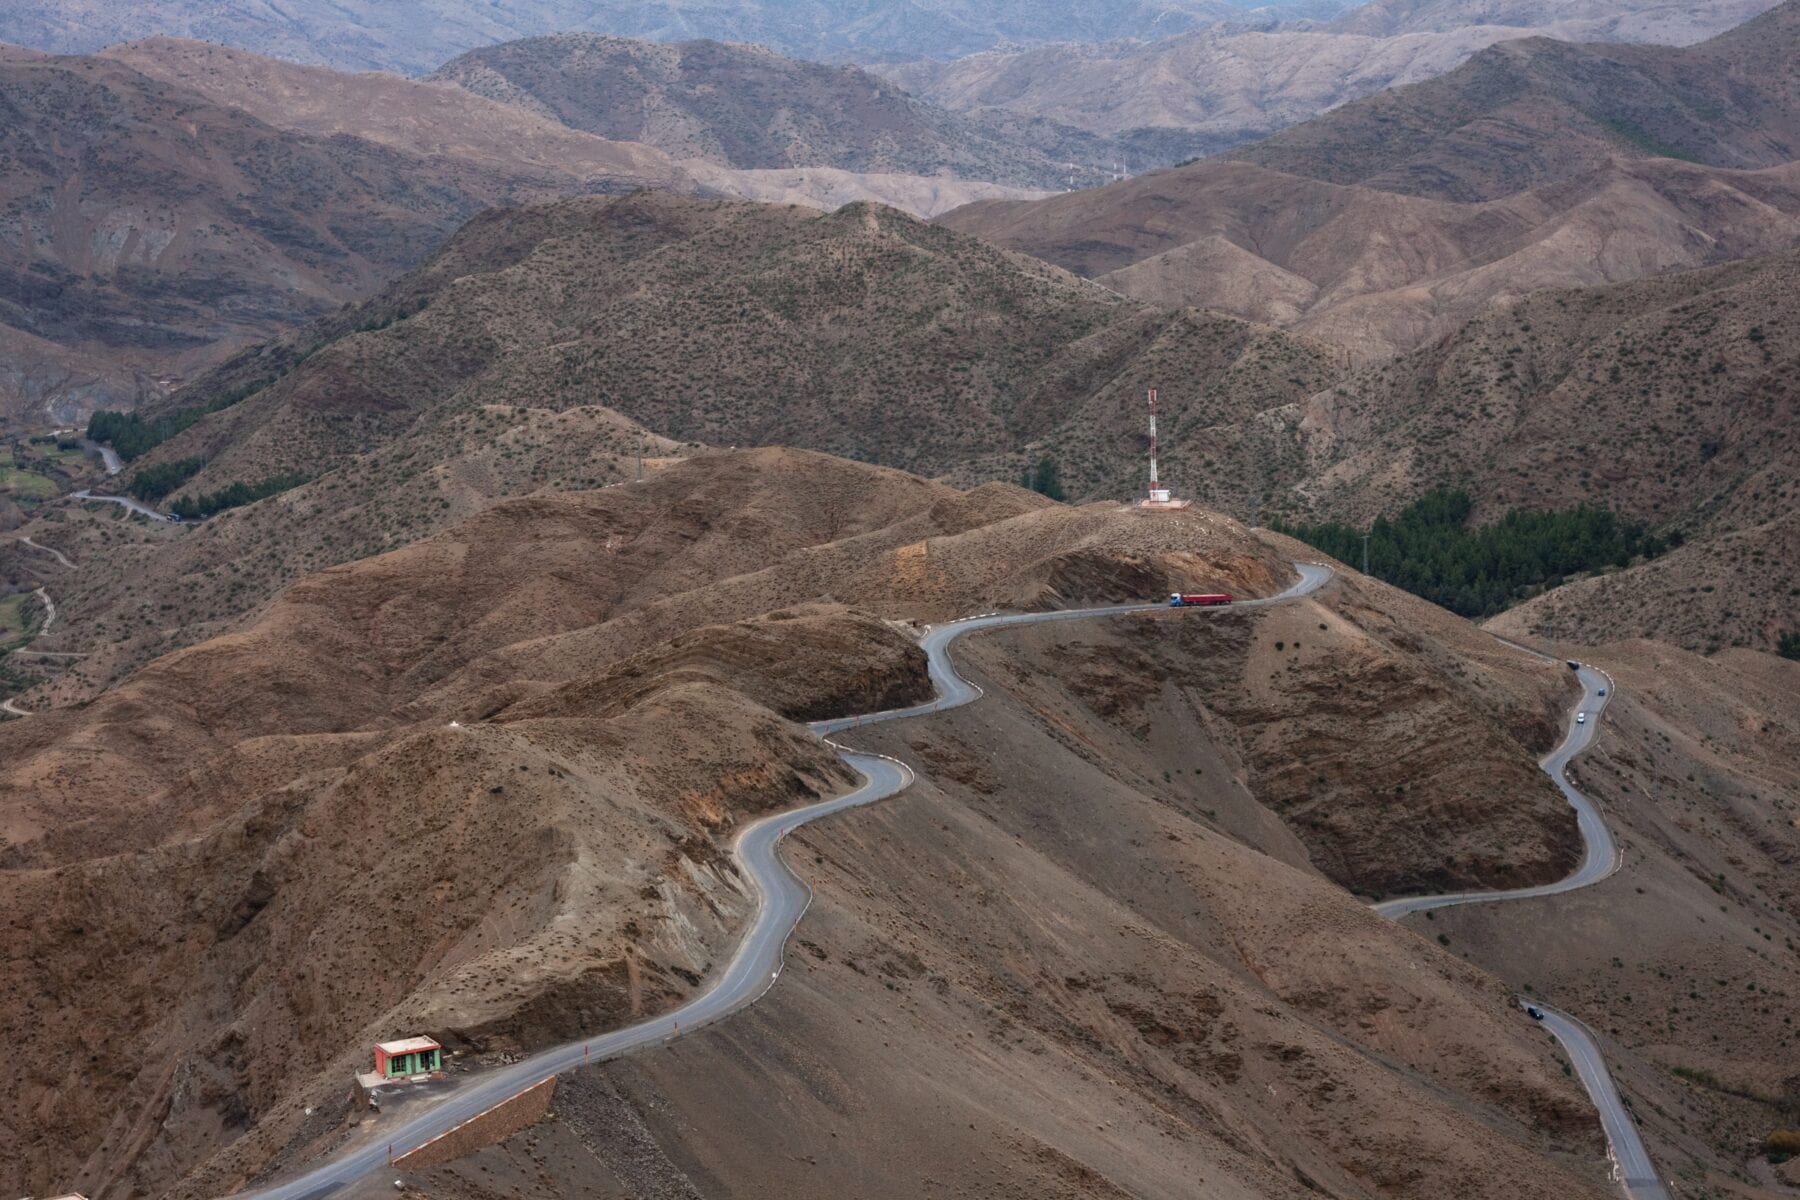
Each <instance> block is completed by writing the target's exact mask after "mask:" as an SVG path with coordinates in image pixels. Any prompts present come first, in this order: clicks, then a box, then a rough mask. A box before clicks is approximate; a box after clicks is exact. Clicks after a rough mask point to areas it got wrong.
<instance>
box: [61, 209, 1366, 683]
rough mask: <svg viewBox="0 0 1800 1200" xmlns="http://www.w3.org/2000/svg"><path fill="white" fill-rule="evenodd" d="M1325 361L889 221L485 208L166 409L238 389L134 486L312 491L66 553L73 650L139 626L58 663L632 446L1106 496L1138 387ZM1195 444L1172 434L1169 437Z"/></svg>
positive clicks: (186, 627)
mask: <svg viewBox="0 0 1800 1200" xmlns="http://www.w3.org/2000/svg"><path fill="white" fill-rule="evenodd" d="M1333 367H1334V364H1333V363H1332V360H1331V358H1330V356H1328V355H1327V354H1325V353H1324V352H1323V351H1321V350H1320V349H1319V348H1316V347H1313V346H1310V345H1308V344H1306V343H1304V342H1300V341H1297V340H1295V339H1292V338H1289V337H1287V336H1285V335H1282V334H1279V333H1276V332H1275V331H1273V330H1271V329H1268V328H1266V327H1261V326H1255V325H1251V324H1248V323H1245V322H1241V321H1236V320H1232V319H1229V318H1222V317H1216V316H1212V315H1207V314H1198V313H1169V312H1166V311H1162V310H1159V309H1154V308H1150V307H1148V306H1145V305H1141V304H1137V303H1135V302H1132V301H1128V300H1124V299H1122V298H1120V297H1118V296H1117V295H1115V294H1113V293H1111V292H1108V291H1106V290H1104V289H1102V288H1098V287H1095V286H1093V285H1091V284H1086V283H1083V282H1081V281H1079V280H1076V279H1074V278H1072V277H1070V276H1068V275H1067V274H1065V273H1063V272H1060V271H1057V270H1055V269H1054V268H1051V267H1047V266H1045V265H1044V264H1042V263H1037V262H1033V261H1030V260H1027V259H1023V258H1020V257H1018V256H1015V255H1010V254H1007V253H1005V252H1002V251H999V250H996V249H994V248H993V247H991V246H987V245H985V244H983V243H980V242H978V241H975V240H974V239H970V238H965V237H961V236H959V235H956V234H952V233H950V232H949V231H947V230H942V229H938V228H935V227H933V226H930V225H926V224H923V223H921V222H919V221H917V220H915V219H913V218H910V217H907V216H905V215H904V214H901V213H898V212H895V211H893V210H888V209H881V208H878V207H874V206H857V207H852V208H847V209H844V210H842V211H840V212H838V213H835V214H831V215H827V214H823V213H820V212H817V211H815V210H811V209H803V208H792V207H788V208H777V207H771V206H759V205H750V204H742V203H728V202H722V201H701V200H685V199H680V198H677V197H673V196H670V195H667V194H657V193H644V194H641V195H637V196H633V197H630V198H625V199H621V200H619V201H618V202H617V203H609V202H598V203H596V202H589V201H571V202H563V203H557V204H551V205H544V206H536V207H530V208H525V209H520V210H515V211H511V212H503V213H493V214H489V215H485V216H483V217H481V218H479V219H477V220H476V221H474V222H472V223H471V224H470V225H469V226H468V227H467V228H466V229H465V230H463V231H462V233H461V234H459V235H458V236H457V237H456V238H455V239H454V240H453V241H452V242H451V243H450V244H449V245H448V246H447V247H446V248H445V249H444V251H443V252H442V253H441V254H440V255H438V256H437V257H436V258H434V259H433V260H432V261H431V262H430V263H428V264H427V265H426V266H425V267H423V268H421V269H420V270H419V271H417V272H415V273H414V274H412V275H410V276H408V277H407V278H405V279H404V280H402V281H400V282H399V283H397V284H396V285H395V286H394V287H392V288H391V289H389V290H388V291H386V292H384V293H383V294H382V295H381V296H380V297H379V298H377V299H376V300H375V301H373V302H371V303H370V304H367V305H365V306H363V307H361V308H358V309H354V310H349V311H346V312H344V313H342V314H339V315H337V316H334V317H333V318H330V319H328V320H326V321H324V322H321V323H319V324H318V325H315V326H314V327H312V328H311V329H309V330H307V331H305V332H304V333H303V334H302V335H299V336H296V337H293V338H289V339H286V340H285V341H281V342H277V343H273V344H270V345H268V346H265V347H261V348H258V349H256V350H254V351H249V352H246V353H244V354H243V355H241V356H239V357H238V358H237V359H234V360H233V361H232V362H230V363H228V364H227V365H226V366H225V367H224V368H222V369H221V370H220V371H219V372H217V373H216V374H214V375H213V376H211V377H209V378H207V379H206V380H204V381H202V382H201V383H199V384H197V385H195V386H194V387H193V388H190V389H188V390H186V391H184V392H182V393H180V394H179V395H177V396H175V397H174V398H173V399H172V400H171V401H170V402H169V406H170V407H177V408H179V407H185V406H195V405H203V404H209V403H213V402H215V401H217V400H219V399H220V398H222V397H223V398H230V397H234V396H242V397H247V398H243V399H241V400H239V401H238V402H237V403H235V404H232V405H230V406H229V407H225V408H223V409H222V410H220V411H218V412H215V413H213V414H212V415H210V416H208V417H207V418H206V419H204V420H202V421H200V422H199V423H198V424H196V425H194V426H193V427H192V428H190V429H188V430H187V431H186V432H184V433H182V434H181V435H179V436H178V437H175V438H173V439H171V440H170V441H168V442H165V443H164V444H163V445H162V446H159V447H157V448H156V449H155V450H154V451H153V452H152V453H150V454H149V455H146V456H145V457H144V458H142V459H140V460H138V461H137V462H136V463H134V464H133V469H134V470H141V469H143V468H144V467H145V466H146V465H154V464H155V463H158V462H168V461H172V460H181V459H192V458H200V459H205V460H206V461H207V466H206V468H205V470H204V471H202V472H201V473H200V474H199V475H198V476H197V477H196V478H195V479H194V480H193V481H192V482H191V483H190V484H189V485H188V486H187V488H186V489H184V491H183V493H182V494H191V493H194V492H200V491H205V490H209V489H211V488H216V487H218V486H220V485H222V484H225V483H229V482H233V481H243V482H247V483H249V482H255V481H258V480H262V479H267V478H270V477H272V476H276V475H278V474H280V473H281V472H287V471H295V472H300V473H302V474H304V475H307V476H316V478H314V480H313V482H311V483H309V484H307V485H306V486H303V487H301V488H298V489H296V490H293V491H290V492H288V493H286V494H284V495H281V496H278V497H275V498H273V499H270V500H266V501H263V502H262V503H260V504H256V505H252V506H250V507H248V508H244V509H241V510H239V511H236V512H232V513H230V514H227V515H225V516H223V517H221V518H219V519H217V520H214V521H211V522H208V523H207V524H206V526H204V527H203V528H201V529H198V530H195V531H193V533H194V536H192V537H180V538H178V541H179V546H178V547H174V548H170V549H169V550H168V551H167V552H165V553H158V552H153V551H152V550H150V549H149V548H148V547H146V548H145V549H144V550H141V551H133V552H131V554H130V555H129V557H127V556H125V555H101V554H93V555H89V554H86V553H85V551H83V548H82V547H81V546H80V545H79V544H78V543H76V542H74V541H69V542H68V543H67V544H68V545H69V546H70V548H71V549H72V550H76V551H78V552H77V553H74V554H72V557H74V558H75V559H76V560H77V561H79V562H83V563H84V564H92V568H91V570H84V571H83V572H81V573H79V574H77V575H75V576H73V577H72V578H71V579H70V580H69V581H67V582H65V583H64V585H63V588H62V599H63V601H64V603H65V606H66V608H67V610H68V612H69V613H70V615H71V620H70V622H69V625H68V627H67V628H68V639H65V640H69V639H75V638H81V637H83V636H84V635H83V634H82V633H81V632H80V631H81V629H83V628H87V629H88V630H89V631H90V634H91V633H92V630H93V628H94V626H92V625H91V624H89V622H92V621H94V620H98V619H106V620H108V621H111V620H113V619H115V618H118V617H123V618H124V619H125V620H126V621H127V623H128V624H129V625H130V626H131V627H132V629H131V634H130V636H129V637H127V638H126V639H124V640H123V641H115V640H113V639H111V638H110V637H109V638H107V639H106V644H105V646H104V647H102V646H99V645H90V644H88V643H87V642H85V641H84V642H83V644H82V645H79V646H78V645H74V644H73V643H72V641H69V644H64V643H61V642H59V643H56V644H54V645H51V644H46V645H45V646H44V647H43V648H44V649H56V650H100V651H102V656H101V658H100V659H97V660H96V661H95V662H93V663H90V664H86V673H87V674H88V676H89V678H90V681H95V682H97V681H98V680H99V679H101V678H104V677H105V676H106V675H108V674H110V673H111V672H112V671H114V670H116V669H118V667H119V666H120V665H121V664H122V662H123V661H124V660H125V659H126V658H128V657H129V658H135V657H137V656H138V655H140V654H141V653H144V652H146V651H147V649H148V648H151V647H154V649H155V650H156V651H157V652H161V651H163V650H166V649H169V648H172V646H174V645H179V644H183V643H185V642H186V641H188V640H191V639H192V637H193V636H194V634H195V633H196V632H199V631H200V630H203V629H205V628H208V626H206V624H205V622H207V621H214V620H219V619H228V618H229V617H230V616H232V615H233V614H237V613H242V612H244V611H247V610H248V609H249V608H251V607H253V606H254V605H256V604H259V603H261V602H263V601H264V600H266V599H267V598H268V597H269V596H270V595H272V594H273V593H274V591H276V590H277V589H279V588H280V587H282V586H284V585H285V584H286V583H287V582H289V581H291V580H292V579H293V578H295V577H296V576H297V575H298V574H299V573H301V572H302V571H305V570H311V569H317V568H319V567H323V566H326V565H329V564H330V563H333V562H341V561H345V560H347V559H350V558H355V557H359V556H361V555H365V554H369V553H374V552H378V551H380V550H383V549H389V548H392V547H394V546H397V545H401V544H404V543H405V542H406V541H409V540H412V539H414V538H417V537H421V536H424V535H425V534H428V533H430V532H431V531H433V530H435V529H438V528H441V527H443V526H444V525H446V524H448V523H449V522H451V521H453V520H455V519H457V518H459V517H461V516H463V515H466V514H467V513H469V512H471V511H473V510H474V509H475V508H478V507H480V506H481V505H482V504H485V503H488V502H491V500H492V499H494V498H496V497H498V496H501V495H508V494H514V495H516V494H519V493H521V492H524V491H531V490H535V489H539V488H555V489H571V488H582V487H594V486H599V485H600V484H604V483H610V482H616V481H618V480H620V479H625V478H631V477H632V476H633V475H635V473H636V466H637V464H636V462H635V458H636V456H637V455H640V454H648V455H649V456H650V457H651V458H652V459H655V458H658V457H662V456H668V455H679V454H685V453H691V452H692V451H693V450H694V449H696V446H695V445H694V443H706V444H710V445H714V446H733V445H744V444H758V443H771V442H784V443H790V444H800V445H806V446H811V447H813V448H817V449H823V450H831V451H836V452H839V453H845V454H849V455H852V456H855V457H858V458H863V459H874V460H878V461H886V462H888V463H890V464H892V465H896V466H904V467H909V468H914V469H923V470H929V471H933V472H941V471H945V470H948V469H950V468H953V467H958V466H965V465H966V466H967V467H968V469H967V470H966V471H964V472H963V473H962V475H961V476H959V478H966V479H967V481H968V482H970V483H976V482H980V481H982V480H986V479H992V478H995V477H999V478H1007V479H1015V478H1018V472H1019V469H1020V467H1021V466H1022V465H1023V464H1024V463H1025V462H1027V461H1033V460H1035V457H1036V456H1037V455H1038V454H1039V453H1041V452H1042V451H1043V450H1044V449H1046V448H1054V449H1056V450H1057V451H1058V452H1059V453H1066V454H1067V459H1066V461H1065V464H1064V467H1065V479H1066V481H1067V485H1068V487H1069V488H1070V491H1071V493H1072V494H1074V495H1092V494H1096V493H1099V494H1106V493H1105V492H1104V491H1102V490H1101V489H1102V488H1110V487H1112V486H1113V485H1115V484H1120V483H1121V481H1123V480H1124V479H1125V477H1126V475H1127V472H1128V469H1131V468H1134V465H1135V464H1136V463H1137V462H1138V461H1139V456H1140V454H1141V452H1142V449H1141V448H1142V442H1141V438H1142V432H1141V427H1142V418H1141V412H1142V409H1141V403H1142V400H1141V397H1142V395H1143V390H1142V389H1143V388H1145V387H1146V386H1149V385H1150V384H1152V383H1155V382H1157V381H1158V380H1159V379H1164V380H1166V379H1171V378H1182V379H1185V380H1187V381H1188V382H1189V387H1191V388H1192V389H1194V394H1195V398H1196V402H1204V403H1205V404H1206V405H1208V406H1209V408H1210V409H1212V410H1213V411H1215V412H1216V413H1217V414H1218V415H1219V419H1238V418H1241V417H1244V416H1247V415H1248V414H1251V413H1254V412H1258V411H1261V410H1263V409H1265V408H1269V407H1272V406H1279V405H1283V404H1288V403H1292V402H1294V401H1297V400H1298V399H1299V398H1300V397H1302V396H1304V395H1306V394H1308V393H1310V392H1312V391H1315V390H1317V389H1318V388H1319V387H1321V386H1323V384H1324V383H1326V382H1327V381H1328V380H1329V379H1330V377H1331V375H1332V372H1333ZM152 411H153V412H154V411H160V410H159V409H153V410H152ZM1180 436H1181V435H1180V434H1179V433H1178V432H1177V431H1176V430H1174V429H1173V427H1171V443H1170V444H1171V445H1176V444H1178V443H1179V439H1180ZM654 465H655V464H654V462H653V463H652V467H654ZM1131 482H1132V483H1133V484H1134V483H1135V480H1132V481H1131ZM1124 486H1127V487H1128V486H1129V485H1124ZM1124 494H1128V492H1126V493H1124ZM166 534H167V531H165V537H166ZM221 572H224V573H225V574H220V573H221ZM215 584H216V585H217V586H215ZM196 587H198V589H199V591H198V593H197V595H196V599H195V602H188V603H177V602H176V600H175V597H176V596H177V595H180V594H181V593H182V590H183V589H191V588H196ZM133 592H136V593H138V594H135V595H134V594H132V593H133ZM145 592H154V593H155V594H156V596H157V598H156V599H155V600H151V599H150V598H149V596H148V595H146V594H144V593H145ZM165 600H166V601H167V602H169V603H172V604H176V607H175V608H173V609H170V610H161V609H160V608H159V605H160V604H161V603H163V602H164V601H165ZM159 612H161V613H168V614H171V616H169V617H159V616H153V614H157V613H159ZM126 613H130V614H131V615H130V616H126ZM76 614H79V616H77V615H76ZM165 639H172V640H165ZM71 682H72V685H73V684H76V683H78V682H79V681H73V680H72V681H71Z"/></svg>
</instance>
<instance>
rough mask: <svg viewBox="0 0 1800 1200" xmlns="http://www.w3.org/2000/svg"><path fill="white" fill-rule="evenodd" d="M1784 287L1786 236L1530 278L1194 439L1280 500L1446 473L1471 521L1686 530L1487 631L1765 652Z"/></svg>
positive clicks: (1782, 389) (1324, 500)
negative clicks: (1368, 360) (1747, 246)
mask: <svg viewBox="0 0 1800 1200" xmlns="http://www.w3.org/2000/svg"><path fill="white" fill-rule="evenodd" d="M1797 296H1800V255H1797V254H1796V253H1795V252H1793V251H1789V252H1786V253H1783V254H1778V255H1774V256H1772V257H1769V258H1765V259H1753V260H1750V261H1747V262H1743V263H1737V264H1732V265H1729V266H1724V267H1716V268H1712V269H1709V270H1704V271H1690V272H1681V273H1676V274H1671V275H1665V276H1661V277H1659V278H1656V279H1648V280H1643V281H1640V282H1636V283H1627V284H1619V285H1615V286H1613V287H1608V288H1595V289H1587V290H1581V291H1546V292H1539V293H1537V294H1535V295H1532V296H1530V297H1527V298H1526V299H1524V300H1520V301H1517V302H1514V303H1512V304H1509V305H1506V306H1504V307H1501V308H1499V309H1497V310H1495V311H1494V312H1492V313H1491V314H1489V315H1487V316H1485V317H1482V318H1479V319H1478V320H1475V321H1472V322H1470V323H1469V324H1468V325H1466V326H1464V327H1463V328H1462V329H1460V330H1458V331H1457V332H1456V333H1454V334H1452V335H1450V336H1448V337H1446V338H1444V339H1442V340H1440V341H1438V342H1436V343H1434V344H1433V345H1431V346H1428V347H1425V348H1424V349H1421V350H1418V351H1415V352H1414V353H1412V354H1409V355H1406V356H1404V357H1403V358H1401V359H1399V360H1397V361H1395V362H1392V363H1387V364H1383V365H1381V366H1378V367H1370V368H1367V369H1365V370H1363V371H1361V372H1358V373H1357V374H1354V375H1352V376H1350V377H1349V378H1347V379H1346V380H1344V381H1343V382H1342V383H1339V384H1337V385H1335V386H1333V387H1331V388H1329V389H1327V390H1325V391H1323V392H1320V393H1318V394H1317V395H1315V396H1312V397H1310V398H1309V399H1308V400H1307V401H1306V402H1305V403H1304V404H1301V405H1296V406H1293V407H1290V408H1288V409H1286V410H1283V411H1281V412H1278V413H1275V412H1271V413H1264V414H1261V415H1260V416H1259V417H1258V418H1257V419H1255V420H1251V421H1246V422H1241V423H1239V424H1238V425H1237V426H1235V427H1233V428H1232V429H1230V430H1221V431H1216V432H1215V433H1214V434H1213V437H1214V438H1215V439H1216V444H1218V445H1220V446H1221V448H1222V447H1223V446H1233V447H1235V449H1236V451H1237V453H1238V455H1239V456H1241V457H1243V458H1247V459H1249V460H1251V461H1254V462H1258V463H1260V464H1263V465H1264V466H1265V468H1266V469H1267V470H1268V471H1269V472H1270V475H1269V476H1268V477H1266V478H1267V483H1268V484H1269V485H1271V486H1272V490H1273V491H1274V492H1275V493H1276V494H1275V495H1274V496H1272V497H1271V500H1272V503H1273V504H1274V505H1275V506H1276V507H1278V508H1280V509H1283V510H1285V511H1287V512H1289V513H1291V514H1295V515H1310V516H1319V515H1324V514H1330V515H1331V516H1333V517H1336V518H1340V519H1347V520H1351V521H1356V522H1364V521H1367V520H1369V519H1371V518H1373V517H1374V516H1376V515H1378V514H1381V513H1392V512H1394V511H1396V510H1397V509H1399V508H1401V507H1403V506H1404V505H1405V504H1406V503H1408V502H1409V501H1411V500H1413V499H1415V498H1416V497H1417V496H1419V495H1420V494H1421V493H1422V492H1424V491H1427V490H1429V489H1431V488H1434V487H1454V488H1466V489H1468V490H1469V491H1470V492H1471V493H1473V495H1474V496H1475V497H1476V499H1477V502H1478V509H1477V513H1476V517H1477V519H1478V520H1479V519H1482V518H1484V517H1486V516H1490V515H1497V514H1499V513H1501V512H1504V511H1505V510H1507V509H1509V508H1514V507H1519V506H1537V507H1565V506H1568V505H1573V504H1580V503H1589V504H1599V505H1603V506H1605V507H1607V508H1610V509H1613V510H1614V511H1617V512H1620V513H1623V514H1626V515H1628V516H1631V517H1634V518H1636V519H1638V520H1641V521H1645V522H1648V523H1650V524H1652V525H1655V526H1658V527H1660V528H1663V529H1665V530H1678V531H1680V533H1681V535H1682V536H1683V537H1684V538H1685V539H1686V541H1687V543H1688V544H1687V545H1685V546H1683V547H1682V548H1680V549H1679V550H1677V551H1675V552H1674V553H1672V554H1670V555H1668V556H1667V557H1665V558H1662V559H1659V560H1657V561H1655V562H1652V563H1649V564H1646V565H1642V566H1638V567H1634V568H1631V569H1629V570H1626V571H1622V572H1620V573H1617V574H1614V575H1608V576H1605V577H1603V578H1601V579H1597V580H1591V581H1587V582H1582V583H1578V584H1572V585H1569V586H1568V587H1565V588H1562V589H1558V590H1557V591H1556V592H1554V593H1552V594H1551V595H1550V596H1548V597H1546V598H1544V599H1542V600H1538V601H1533V602H1531V603H1529V604H1526V605H1523V606H1521V607H1520V608H1517V609H1515V610H1513V611H1511V612H1509V613H1507V614H1505V615H1504V616H1502V617H1500V618H1497V619H1496V621H1495V627H1496V628H1500V629H1504V630H1507V631H1509V632H1513V633H1515V634H1516V633H1526V632H1536V633H1540V634H1541V633H1544V632H1546V631H1547V630H1549V629H1550V628H1552V627H1554V628H1555V629H1556V630H1557V632H1558V633H1559V634H1561V635H1562V636H1564V637H1567V638H1572V639H1576V640H1580V641H1584V642H1603V641H1614V640H1620V639H1624V638H1632V637H1657V638H1662V639H1665V640H1668V641H1670V642H1673V643H1675V644H1678V645H1683V646H1686V647H1688V648H1689V649H1692V650H1699V651H1708V652H1710V651H1712V650H1716V649H1718V648H1719V647H1720V646H1723V645H1748V646H1755V647H1758V648H1763V649H1773V648H1774V646H1775V641H1776V638H1777V636H1778V635H1779V634H1780V633H1781V632H1783V631H1785V630H1786V629H1788V628H1791V627H1792V626H1793V624H1794V621H1795V617H1794V613H1793V602H1792V597H1793V595H1794V590H1795V589H1796V588H1800V573H1797V572H1796V568H1795V565H1794V564H1795V562H1796V559H1795V556H1794V554H1793V540H1794V530H1795V522H1794V502H1795V499H1796V490H1795V486H1796V485H1795V480H1796V478H1800V442H1797V441H1796V437H1797V436H1800V434H1797V431H1796V423H1795V405H1794V397H1793V385H1792V379H1793V377H1794V373H1795V371H1796V369H1800V331H1797V330H1796V329H1795V328H1794V324H1793V321H1792V319H1791V314H1792V313H1793V311H1794V306H1795V303H1796V297H1797Z"/></svg>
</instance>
